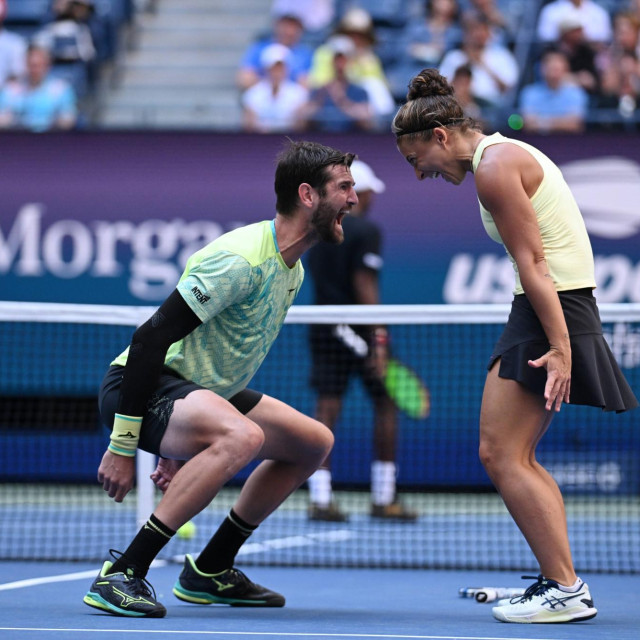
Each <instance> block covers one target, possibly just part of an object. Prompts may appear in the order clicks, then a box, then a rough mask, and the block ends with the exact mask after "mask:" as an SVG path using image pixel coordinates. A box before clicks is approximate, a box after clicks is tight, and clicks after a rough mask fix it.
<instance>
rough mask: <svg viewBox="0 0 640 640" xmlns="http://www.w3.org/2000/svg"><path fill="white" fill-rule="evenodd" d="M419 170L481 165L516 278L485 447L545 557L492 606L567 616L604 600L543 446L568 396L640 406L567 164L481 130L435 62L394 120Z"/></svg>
mask: <svg viewBox="0 0 640 640" xmlns="http://www.w3.org/2000/svg"><path fill="white" fill-rule="evenodd" d="M392 130H393V133H394V134H395V136H396V142H397V146H398V149H399V151H400V152H401V153H402V155H403V156H404V157H405V158H406V160H407V162H409V164H410V165H411V166H412V167H413V170H414V171H415V174H416V176H417V178H418V180H424V179H425V178H433V179H436V178H439V177H440V178H442V179H443V180H445V181H447V182H449V183H452V184H455V185H459V184H460V183H461V182H462V181H463V180H464V178H465V176H466V174H467V173H468V172H471V173H472V174H473V177H474V180H475V185H476V189H477V193H478V200H479V203H480V212H481V216H482V222H483V224H484V227H485V229H486V231H487V233H488V234H489V236H490V237H491V238H492V239H493V240H495V241H496V242H499V243H502V244H503V245H504V246H505V249H506V251H507V253H508V254H509V257H510V258H511V261H512V262H513V265H514V268H515V276H516V286H515V291H514V294H515V296H514V300H513V304H512V307H511V313H510V315H509V319H508V322H507V325H506V327H505V329H504V332H503V333H502V336H501V337H500V339H499V340H498V342H497V344H496V346H495V349H494V352H493V354H492V355H491V358H490V359H489V364H488V367H487V368H488V374H487V379H486V383H485V389H484V394H483V398H482V408H481V413H480V458H481V460H482V463H483V465H484V467H485V469H486V471H487V473H488V474H489V477H490V478H491V480H492V482H493V483H494V485H495V487H496V488H497V490H498V492H499V493H500V495H501V496H502V498H503V500H504V502H505V504H506V506H507V508H508V510H509V512H510V513H511V515H512V517H513V519H514V520H515V522H516V524H517V525H518V527H519V528H520V530H521V531H522V533H523V535H524V537H525V539H526V540H527V542H528V544H529V546H530V547H531V550H532V551H533V553H534V555H535V557H536V559H537V560H538V563H539V565H540V575H539V576H538V578H537V581H536V582H535V583H534V584H533V585H531V586H530V587H529V588H528V589H527V590H526V592H525V594H524V595H523V596H521V597H518V598H514V599H512V600H511V602H510V604H506V605H504V606H497V607H494V608H493V615H494V616H495V617H496V618H497V619H498V620H502V621H504V622H569V621H575V620H588V619H590V618H593V617H594V616H595V615H596V613H597V610H596V608H595V606H594V604H593V599H592V598H591V595H590V593H589V588H588V587H587V585H586V584H585V583H584V582H583V581H582V580H581V579H580V578H579V577H577V576H576V573H575V571H574V567H573V561H572V557H571V550H570V546H569V540H568V535H567V521H566V515H565V510H564V502H563V499H562V495H561V493H560V490H559V488H558V486H557V484H556V483H555V481H554V480H553V478H552V477H551V475H550V474H549V473H548V472H547V471H546V470H545V469H544V468H543V467H542V466H541V465H540V464H539V463H538V462H537V460H536V457H535V452H536V447H537V445H538V442H540V439H541V438H542V436H543V435H544V433H545V431H546V430H547V429H548V427H549V424H550V422H551V420H552V417H553V415H554V413H555V412H557V411H560V407H561V405H562V403H563V402H566V403H568V402H571V403H573V404H584V405H592V406H595V407H600V408H601V409H604V410H605V411H625V410H627V409H632V408H634V407H637V406H638V401H637V400H636V398H635V396H634V394H633V392H632V391H631V389H630V388H629V385H628V384H627V382H626V380H625V379H624V377H623V375H622V373H621V371H620V369H619V367H618V365H617V363H616V362H615V360H614V357H613V355H612V353H611V351H610V349H609V347H608V346H607V343H606V342H605V340H604V337H603V335H602V327H601V324H600V317H599V313H598V308H597V306H596V301H595V298H594V297H593V293H592V292H593V289H594V288H595V286H596V283H595V279H594V264H593V254H592V251H591V245H590V242H589V237H588V235H587V231H586V228H585V225H584V222H583V220H582V216H581V214H580V211H579V209H578V206H577V204H576V202H575V200H574V198H573V196H572V194H571V192H570V190H569V187H568V185H567V184H566V182H565V181H564V179H563V177H562V174H561V172H560V170H559V169H558V167H557V166H556V165H555V164H554V163H553V162H552V161H551V160H549V158H547V157H546V156H545V155H544V154H543V153H541V152H540V151H539V150H538V149H536V148H534V147H532V146H530V145H528V144H525V143H523V142H520V141H518V140H512V139H509V138H505V137H503V136H502V135H500V134H499V133H495V134H493V135H489V136H487V135H484V134H483V133H482V132H481V130H480V128H479V127H478V125H477V124H476V123H475V122H474V121H472V120H470V119H468V118H465V117H464V115H463V112H462V108H461V107H460V105H459V103H458V101H457V100H456V98H455V96H454V92H453V89H452V87H451V85H450V84H449V83H448V82H447V80H446V79H445V78H444V77H443V76H441V75H440V74H439V73H438V71H437V70H436V69H424V70H423V71H421V72H420V73H419V74H418V75H416V76H415V77H414V78H413V79H412V80H411V82H410V84H409V92H408V94H407V102H406V103H405V104H404V105H403V106H402V107H400V109H399V110H398V112H397V114H396V116H395V118H394V120H393V124H392Z"/></svg>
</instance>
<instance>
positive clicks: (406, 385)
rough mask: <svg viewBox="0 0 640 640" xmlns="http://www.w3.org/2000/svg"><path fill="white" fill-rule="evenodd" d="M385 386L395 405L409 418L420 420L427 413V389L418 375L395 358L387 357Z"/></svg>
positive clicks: (429, 405)
mask: <svg viewBox="0 0 640 640" xmlns="http://www.w3.org/2000/svg"><path fill="white" fill-rule="evenodd" d="M384 384H385V388H386V390H387V393H388V394H389V397H390V398H391V399H392V400H393V402H394V403H395V405H396V407H398V409H399V410H400V411H402V412H403V413H406V414H407V415H408V416H409V417H410V418H414V419H416V420H420V419H423V418H426V417H427V416H428V415H429V411H430V409H431V401H430V397H429V390H428V389H427V387H426V386H425V385H424V383H423V382H422V380H420V378H419V377H418V375H417V374H416V373H415V372H414V371H412V370H411V369H410V368H409V367H407V366H406V365H404V364H402V363H401V362H400V361H399V360H397V359H396V358H389V361H388V362H387V372H386V375H385V379H384Z"/></svg>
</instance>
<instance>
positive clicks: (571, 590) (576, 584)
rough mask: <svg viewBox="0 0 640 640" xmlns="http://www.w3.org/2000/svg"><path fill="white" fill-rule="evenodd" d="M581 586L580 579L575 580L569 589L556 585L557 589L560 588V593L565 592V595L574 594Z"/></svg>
mask: <svg viewBox="0 0 640 640" xmlns="http://www.w3.org/2000/svg"><path fill="white" fill-rule="evenodd" d="M582 584H583V583H582V580H581V579H580V578H576V581H575V582H574V583H573V584H572V585H571V586H570V587H565V586H564V585H563V584H560V583H558V587H559V588H560V591H566V592H567V593H575V592H576V591H578V590H579V589H580V587H581V586H582Z"/></svg>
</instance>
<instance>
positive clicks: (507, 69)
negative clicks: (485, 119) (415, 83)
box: [440, 14, 519, 108]
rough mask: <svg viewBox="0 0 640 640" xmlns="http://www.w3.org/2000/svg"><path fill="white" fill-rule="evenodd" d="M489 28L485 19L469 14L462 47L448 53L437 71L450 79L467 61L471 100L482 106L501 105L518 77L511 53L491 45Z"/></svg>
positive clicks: (516, 65) (466, 17) (502, 47)
mask: <svg viewBox="0 0 640 640" xmlns="http://www.w3.org/2000/svg"><path fill="white" fill-rule="evenodd" d="M490 39H491V29H490V25H489V22H488V21H487V19H486V18H484V17H482V16H478V15H476V14H468V15H467V16H465V18H464V35H463V40H462V46H461V47H460V48H459V49H454V50H453V51H449V53H447V54H446V55H445V56H444V58H443V60H442V62H441V64H440V73H441V74H442V75H443V76H445V77H446V78H453V74H454V73H455V70H456V69H458V68H459V67H461V66H462V65H464V64H468V65H470V67H471V70H472V74H473V76H472V82H471V90H472V92H473V97H474V99H475V100H476V101H477V102H478V104H480V105H481V106H482V107H483V108H484V107H495V106H500V104H501V101H502V99H503V96H504V95H505V94H506V93H507V92H508V91H509V90H510V89H512V88H513V87H514V86H515V84H516V82H517V81H518V77H519V69H518V64H517V62H516V59H515V57H514V55H513V54H512V53H511V51H509V49H507V47H504V46H502V45H499V44H490V43H489V41H490Z"/></svg>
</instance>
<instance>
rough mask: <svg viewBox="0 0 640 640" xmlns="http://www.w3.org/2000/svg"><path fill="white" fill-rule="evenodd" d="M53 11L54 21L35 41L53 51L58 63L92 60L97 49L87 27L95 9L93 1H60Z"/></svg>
mask: <svg viewBox="0 0 640 640" xmlns="http://www.w3.org/2000/svg"><path fill="white" fill-rule="evenodd" d="M54 11H55V13H56V18H55V20H54V21H53V22H50V23H49V24H47V25H46V26H45V27H44V28H43V29H42V30H41V31H39V32H38V33H37V34H36V35H35V36H34V40H35V41H36V42H37V43H38V44H40V45H42V46H43V47H46V48H47V49H49V51H51V57H52V59H53V62H54V63H56V64H57V63H68V62H83V63H85V64H91V63H93V61H94V60H95V58H96V48H95V46H94V43H93V36H92V34H91V29H90V28H89V26H88V22H89V20H90V19H91V16H92V15H93V13H94V11H95V6H94V4H93V0H58V2H56V3H55V5H54Z"/></svg>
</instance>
